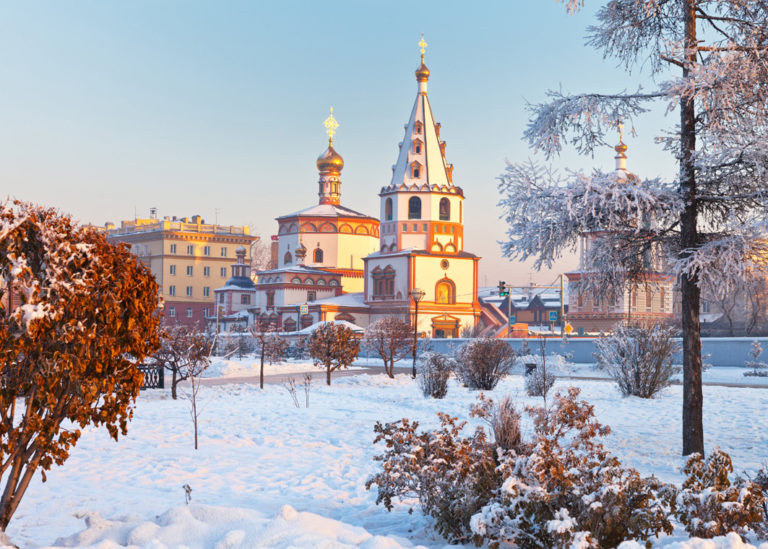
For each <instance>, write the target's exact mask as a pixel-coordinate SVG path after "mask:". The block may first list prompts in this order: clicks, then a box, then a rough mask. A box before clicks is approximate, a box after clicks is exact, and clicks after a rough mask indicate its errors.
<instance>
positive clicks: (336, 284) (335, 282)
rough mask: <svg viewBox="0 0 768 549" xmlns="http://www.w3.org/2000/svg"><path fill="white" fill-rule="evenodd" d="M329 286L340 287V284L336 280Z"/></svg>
mask: <svg viewBox="0 0 768 549" xmlns="http://www.w3.org/2000/svg"><path fill="white" fill-rule="evenodd" d="M328 285H329V286H338V285H339V283H338V282H337V281H336V280H331V281H330V282H329V283H328Z"/></svg>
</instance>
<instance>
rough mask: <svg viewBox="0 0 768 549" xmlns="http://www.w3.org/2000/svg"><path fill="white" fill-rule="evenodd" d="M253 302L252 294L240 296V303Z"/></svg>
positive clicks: (247, 303) (248, 303)
mask: <svg viewBox="0 0 768 549" xmlns="http://www.w3.org/2000/svg"><path fill="white" fill-rule="evenodd" d="M250 304H251V296H249V295H248V294H242V295H241V296H240V305H250Z"/></svg>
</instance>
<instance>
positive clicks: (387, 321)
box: [363, 315, 413, 378]
mask: <svg viewBox="0 0 768 549" xmlns="http://www.w3.org/2000/svg"><path fill="white" fill-rule="evenodd" d="M363 343H364V344H365V346H366V347H367V348H368V349H371V350H372V351H374V352H375V353H376V354H378V355H379V356H380V357H381V360H382V361H384V372H385V373H386V374H387V375H388V376H389V377H391V378H394V377H395V362H397V361H399V360H402V359H403V358H405V357H406V356H409V355H410V354H411V353H413V328H412V327H411V323H410V322H408V321H407V320H403V319H401V318H397V317H396V316H392V315H390V316H385V317H384V318H380V319H379V320H377V321H376V322H374V323H372V324H371V325H370V326H368V328H366V330H365V339H364V340H363Z"/></svg>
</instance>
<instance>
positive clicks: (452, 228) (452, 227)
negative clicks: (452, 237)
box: [451, 225, 456, 234]
mask: <svg viewBox="0 0 768 549" xmlns="http://www.w3.org/2000/svg"><path fill="white" fill-rule="evenodd" d="M455 228H456V227H454V226H453V225H451V234H453V231H454V229H455Z"/></svg>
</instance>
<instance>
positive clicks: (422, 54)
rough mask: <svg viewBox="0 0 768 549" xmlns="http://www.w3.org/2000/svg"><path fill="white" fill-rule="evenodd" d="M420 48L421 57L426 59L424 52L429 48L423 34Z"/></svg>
mask: <svg viewBox="0 0 768 549" xmlns="http://www.w3.org/2000/svg"><path fill="white" fill-rule="evenodd" d="M419 47H420V48H421V57H422V58H423V57H424V50H425V49H426V47H427V43H426V42H425V41H424V33H423V32H422V33H421V40H419Z"/></svg>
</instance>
